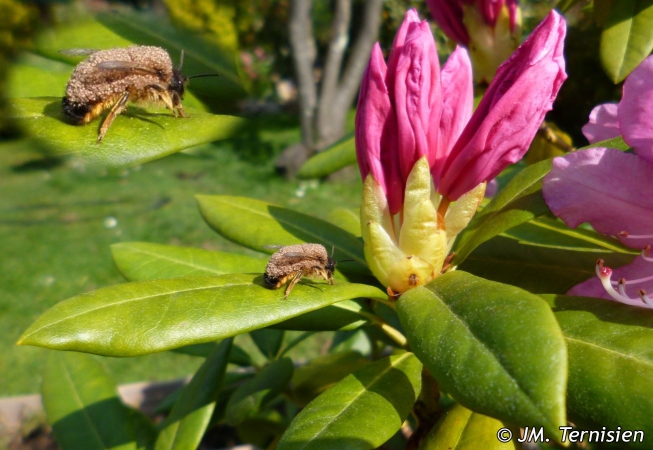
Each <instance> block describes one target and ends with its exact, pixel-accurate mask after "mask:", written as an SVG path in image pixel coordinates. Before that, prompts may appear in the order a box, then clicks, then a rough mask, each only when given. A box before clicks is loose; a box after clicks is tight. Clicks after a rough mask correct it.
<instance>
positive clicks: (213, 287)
mask: <svg viewBox="0 0 653 450" xmlns="http://www.w3.org/2000/svg"><path fill="white" fill-rule="evenodd" d="M247 285H252V283H247V282H244V283H231V284H220V285H214V286H202V287H199V288H194V289H184V290H181V291H179V290H178V291H170V292H164V293H159V294H155V295H148V296H145V297H136V298H130V299H126V300H121V301H119V302H115V303H110V304H106V305H100V306H98V307H95V308H92V309H87V310H84V311H81V312H79V313H77V314H74V315H71V316H66V317H64V318H62V319H59V320H57V321H55V322H50V323H48V324H47V325H45V326H42V327H40V328H37V329H35V330H34V331H32V332H31V333H29V334H26V335H24V336H23V337H22V338H21V339H20V340H19V341H18V343H19V344H20V343H22V342H23V341H25V340H26V339H27V338H29V337H30V336H32V335H33V334H35V333H37V332H40V331H42V330H45V329H46V328H50V327H52V326H54V325H57V324H59V323H61V322H65V321H67V320H70V319H74V318H75V317H79V316H83V315H85V314H90V313H94V312H96V311H100V310H102V309H105V308H112V307H114V306H117V305H122V304H126V303H131V302H135V301H139V300H144V299H155V298H157V297H163V296H167V295H172V294H178V293H186V292H194V291H202V290H209V289H216V288H222V287H225V288H226V287H233V286H247Z"/></svg>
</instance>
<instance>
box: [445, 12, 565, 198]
mask: <svg viewBox="0 0 653 450" xmlns="http://www.w3.org/2000/svg"><path fill="white" fill-rule="evenodd" d="M565 33H566V23H565V20H564V18H563V17H562V16H561V15H560V14H558V13H557V12H555V11H551V13H550V14H549V15H548V16H547V17H546V19H544V21H542V23H540V24H539V25H538V26H537V28H536V29H535V30H534V31H533V33H532V34H531V35H530V36H529V37H528V39H526V41H524V43H522V45H521V46H520V47H519V48H518V49H517V50H515V52H514V53H513V54H512V55H511V56H510V58H508V60H506V61H505V62H504V63H503V64H502V65H501V66H500V67H499V69H498V70H497V73H496V76H495V77H494V80H493V81H492V83H491V84H490V86H489V87H488V90H487V91H486V93H485V95H484V96H483V99H482V100H481V103H480V104H479V105H478V107H477V108H476V111H474V114H473V115H472V118H471V119H470V121H469V123H468V124H467V127H466V128H465V129H464V130H463V132H462V134H461V136H460V138H459V139H458V141H457V142H456V144H455V145H454V147H453V149H452V150H451V153H450V155H449V157H448V158H447V161H446V162H445V165H444V168H443V171H442V180H441V183H440V192H441V193H442V194H444V195H445V196H447V197H448V198H449V199H450V200H456V199H458V197H460V196H461V195H463V194H464V193H466V192H468V191H469V190H471V189H472V188H474V186H477V185H478V184H479V183H481V182H483V181H486V180H490V179H492V178H495V177H496V176H497V175H498V174H499V173H500V172H501V171H502V170H503V169H505V168H506V167H507V166H508V165H509V164H511V163H514V162H516V161H518V160H519V159H521V157H522V156H523V155H524V153H526V150H528V146H529V145H530V143H531V141H532V140H533V137H534V136H535V133H536V132H537V130H538V128H539V126H540V124H541V123H542V120H543V119H544V115H545V114H546V112H547V111H549V110H550V109H551V107H552V105H553V100H554V99H555V97H556V95H557V94H558V90H559V89H560V86H561V85H562V82H563V81H564V80H565V79H566V78H567V75H566V73H565V60H564V57H563V54H562V51H563V47H564V38H565Z"/></svg>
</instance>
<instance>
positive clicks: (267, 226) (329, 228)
mask: <svg viewBox="0 0 653 450" xmlns="http://www.w3.org/2000/svg"><path fill="white" fill-rule="evenodd" d="M197 201H198V202H199V205H200V211H201V212H202V215H203V216H204V220H206V222H207V223H208V224H209V225H210V226H211V228H213V229H214V230H215V231H217V232H218V233H220V234H221V235H222V236H224V237H226V238H227V239H229V240H231V241H234V242H236V243H238V244H240V245H243V246H245V247H249V248H251V249H253V250H257V251H267V252H269V253H274V251H275V250H274V249H264V248H263V247H265V246H269V245H291V244H303V243H304V242H313V243H317V244H322V245H324V246H325V247H326V248H327V249H328V250H327V251H329V252H330V251H331V249H332V248H333V247H335V256H334V258H335V259H336V260H340V259H353V260H354V261H353V262H347V263H342V264H340V265H338V269H339V270H342V271H343V272H354V273H362V274H369V270H368V269H367V265H366V263H365V256H364V254H363V243H362V242H361V241H360V240H358V239H357V238H356V237H355V236H354V235H352V234H351V233H348V232H347V231H345V230H343V229H342V228H339V227H337V226H335V225H332V224H330V223H329V222H326V221H324V220H321V219H317V218H315V217H312V216H309V215H306V214H302V213H298V212H296V211H292V210H290V209H286V208H281V207H279V206H275V205H272V204H270V203H266V202H262V201H260V200H254V199H251V198H245V197H230V196H223V195H212V196H209V195H198V196H197Z"/></svg>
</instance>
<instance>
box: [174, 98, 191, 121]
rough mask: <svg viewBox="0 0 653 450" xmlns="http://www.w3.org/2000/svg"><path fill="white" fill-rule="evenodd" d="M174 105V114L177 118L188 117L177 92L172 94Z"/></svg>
mask: <svg viewBox="0 0 653 450" xmlns="http://www.w3.org/2000/svg"><path fill="white" fill-rule="evenodd" d="M172 104H173V107H174V109H173V112H174V113H175V116H176V117H188V116H187V115H186V114H184V105H182V104H181V97H180V96H179V94H177V93H176V92H174V93H173V94H172Z"/></svg>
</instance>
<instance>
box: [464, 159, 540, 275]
mask: <svg viewBox="0 0 653 450" xmlns="http://www.w3.org/2000/svg"><path fill="white" fill-rule="evenodd" d="M549 170H551V160H545V161H541V162H539V163H537V164H533V165H532V166H528V167H526V168H525V169H523V170H522V171H521V172H519V173H518V174H517V175H515V176H514V178H513V179H512V180H510V182H509V183H508V184H507V185H506V186H505V187H504V188H503V189H502V190H501V191H500V192H499V193H498V194H497V195H496V196H495V197H494V198H493V199H492V201H490V203H488V204H487V206H485V207H484V208H483V209H482V210H481V211H480V212H478V213H476V215H475V216H474V218H473V219H472V220H471V222H470V223H469V225H468V226H467V227H466V228H465V229H464V230H463V231H462V232H461V233H460V235H458V238H457V239H456V243H455V245H454V247H453V251H454V252H455V254H456V256H455V257H454V260H453V262H452V265H454V266H457V265H459V264H461V263H462V262H463V261H464V260H465V258H467V256H469V254H470V253H471V252H472V251H473V250H474V249H475V248H476V247H478V246H479V245H481V244H482V243H483V242H485V241H487V240H488V239H491V238H492V237H494V236H496V235H498V234H500V233H502V232H504V231H506V230H509V229H510V228H512V227H515V226H517V225H520V224H522V223H524V222H528V221H529V220H531V219H533V218H535V217H538V216H541V215H544V214H546V213H548V212H549V208H548V207H547V206H546V203H545V202H544V198H543V197H542V178H544V176H545V175H546V174H547V173H549Z"/></svg>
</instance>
